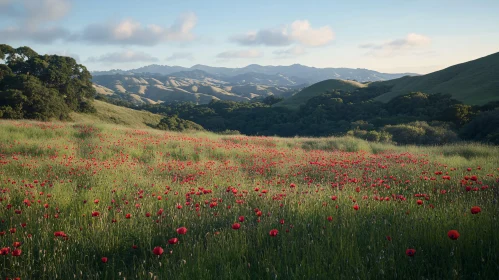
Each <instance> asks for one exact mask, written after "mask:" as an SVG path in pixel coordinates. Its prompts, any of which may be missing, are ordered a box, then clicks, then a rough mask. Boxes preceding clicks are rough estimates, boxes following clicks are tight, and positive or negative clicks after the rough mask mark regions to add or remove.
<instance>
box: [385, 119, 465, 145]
mask: <svg viewBox="0 0 499 280" xmlns="http://www.w3.org/2000/svg"><path fill="white" fill-rule="evenodd" d="M383 130H384V131H387V132H388V133H390V134H391V135H393V141H395V142H397V143H399V144H432V145H434V144H438V145H440V144H446V143H452V142H456V141H458V140H459V137H458V135H457V133H455V132H454V131H452V130H451V129H450V126H449V125H447V124H446V123H438V122H437V123H434V124H433V125H430V124H428V123H427V122H412V123H408V124H399V125H387V126H385V127H384V128H383Z"/></svg>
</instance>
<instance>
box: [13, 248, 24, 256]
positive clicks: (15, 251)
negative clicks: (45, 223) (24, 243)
mask: <svg viewBox="0 0 499 280" xmlns="http://www.w3.org/2000/svg"><path fill="white" fill-rule="evenodd" d="M21 253H22V251H21V249H15V250H14V251H12V256H14V257H19V256H20V255H21Z"/></svg>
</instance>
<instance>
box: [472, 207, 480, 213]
mask: <svg viewBox="0 0 499 280" xmlns="http://www.w3.org/2000/svg"><path fill="white" fill-rule="evenodd" d="M480 212H482V209H481V208H480V207H478V206H473V207H471V214H478V213H480Z"/></svg>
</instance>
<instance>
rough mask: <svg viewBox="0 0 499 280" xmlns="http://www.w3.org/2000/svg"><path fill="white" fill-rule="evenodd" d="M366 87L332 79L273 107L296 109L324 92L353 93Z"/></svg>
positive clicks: (353, 82) (356, 83)
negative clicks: (339, 91) (342, 91)
mask: <svg viewBox="0 0 499 280" xmlns="http://www.w3.org/2000/svg"><path fill="white" fill-rule="evenodd" d="M366 86H367V85H366V84H362V83H359V82H355V81H347V80H334V79H332V80H326V81H322V82H319V83H316V84H313V85H311V86H309V87H307V88H304V89H303V90H301V91H300V92H298V93H296V94H295V95H293V96H291V97H289V98H287V99H284V100H283V101H281V102H279V103H277V104H275V106H279V107H288V108H291V109H298V108H299V107H300V105H302V104H305V103H306V102H307V100H309V99H310V98H312V97H314V96H317V95H320V94H322V93H325V92H326V91H330V90H334V89H338V90H345V91H353V90H355V89H358V88H363V87H366Z"/></svg>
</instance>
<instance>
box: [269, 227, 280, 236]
mask: <svg viewBox="0 0 499 280" xmlns="http://www.w3.org/2000/svg"><path fill="white" fill-rule="evenodd" d="M278 233H279V231H278V230H277V229H273V230H271V231H270V232H269V235H270V236H272V237H275V236H277V234H278Z"/></svg>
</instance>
